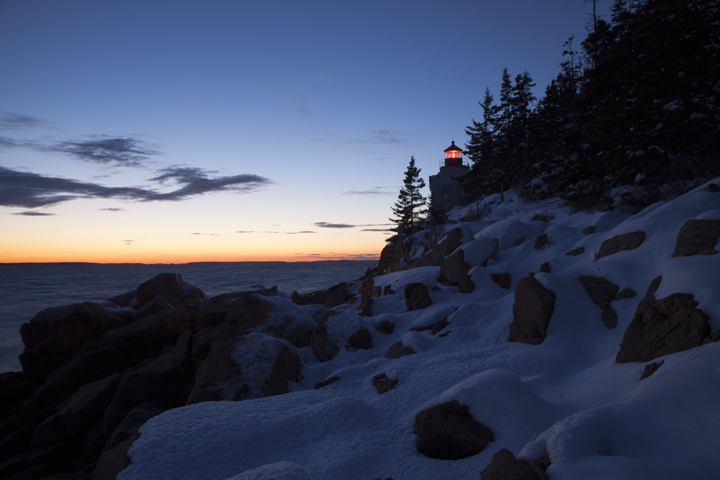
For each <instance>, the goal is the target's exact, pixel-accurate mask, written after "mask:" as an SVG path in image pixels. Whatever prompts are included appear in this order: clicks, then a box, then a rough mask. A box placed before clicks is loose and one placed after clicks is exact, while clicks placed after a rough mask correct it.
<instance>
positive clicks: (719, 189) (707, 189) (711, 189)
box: [703, 183, 720, 193]
mask: <svg viewBox="0 0 720 480" xmlns="http://www.w3.org/2000/svg"><path fill="white" fill-rule="evenodd" d="M703 192H710V193H717V192H720V187H719V186H718V184H717V183H708V185H707V187H705V188H703Z"/></svg>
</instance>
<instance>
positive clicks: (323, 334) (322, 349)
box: [310, 312, 340, 362]
mask: <svg viewBox="0 0 720 480" xmlns="http://www.w3.org/2000/svg"><path fill="white" fill-rule="evenodd" d="M335 315H337V313H336V312H329V313H328V314H327V315H325V316H324V317H323V318H322V320H320V322H318V325H317V328H316V329H315V333H314V334H313V337H312V340H310V347H312V350H313V352H315V356H316V357H317V358H318V360H320V361H321V362H327V361H330V360H332V359H333V358H335V356H337V354H338V353H340V346H338V345H336V344H335V343H334V342H333V341H332V339H331V338H330V337H329V335H328V330H327V322H328V321H329V320H330V319H331V318H332V317H333V316H335Z"/></svg>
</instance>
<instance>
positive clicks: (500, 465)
mask: <svg viewBox="0 0 720 480" xmlns="http://www.w3.org/2000/svg"><path fill="white" fill-rule="evenodd" d="M549 466H550V456H549V455H548V453H547V451H545V452H543V456H542V459H541V460H540V461H537V460H532V461H530V462H525V461H523V460H518V459H517V458H515V455H513V453H512V452H511V451H510V450H508V449H507V448H503V449H502V450H500V451H499V452H497V453H496V454H495V455H493V456H492V460H491V461H490V464H489V465H488V466H487V467H485V470H483V471H482V472H480V478H481V480H548V476H547V473H545V470H547V468H548V467H549Z"/></svg>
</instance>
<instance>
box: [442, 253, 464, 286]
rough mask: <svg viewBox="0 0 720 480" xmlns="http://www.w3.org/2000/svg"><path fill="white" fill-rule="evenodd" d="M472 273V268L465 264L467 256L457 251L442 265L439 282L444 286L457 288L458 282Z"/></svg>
mask: <svg viewBox="0 0 720 480" xmlns="http://www.w3.org/2000/svg"><path fill="white" fill-rule="evenodd" d="M469 271H470V266H469V265H468V264H467V263H465V254H464V252H463V251H462V250H457V251H455V253H453V254H452V255H450V257H448V258H447V260H445V261H444V262H443V264H442V265H440V275H439V276H438V281H439V282H440V283H442V284H443V285H447V286H453V287H455V286H457V284H458V281H459V280H460V278H462V277H463V276H464V275H467V274H468V272H469Z"/></svg>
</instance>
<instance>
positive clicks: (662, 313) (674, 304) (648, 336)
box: [615, 293, 710, 363]
mask: <svg viewBox="0 0 720 480" xmlns="http://www.w3.org/2000/svg"><path fill="white" fill-rule="evenodd" d="M696 307H697V302H695V301H694V300H693V296H692V295H690V294H686V293H675V294H672V295H670V296H668V297H665V298H663V299H660V300H656V301H650V302H648V303H646V304H643V303H642V302H641V305H640V306H639V307H638V310H637V312H636V313H635V316H634V317H633V319H632V322H630V325H629V326H628V328H627V330H625V335H624V336H623V340H622V343H621V345H620V351H619V352H618V354H617V356H616V357H615V361H616V362H618V363H626V362H648V361H650V360H654V359H656V358H658V357H661V356H663V355H668V354H670V353H676V352H681V351H683V350H689V349H691V348H694V347H698V346H700V345H702V344H703V342H704V341H705V339H706V338H707V337H708V336H709V335H710V326H709V325H708V317H707V315H705V313H703V311H702V310H700V309H698V308H696Z"/></svg>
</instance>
